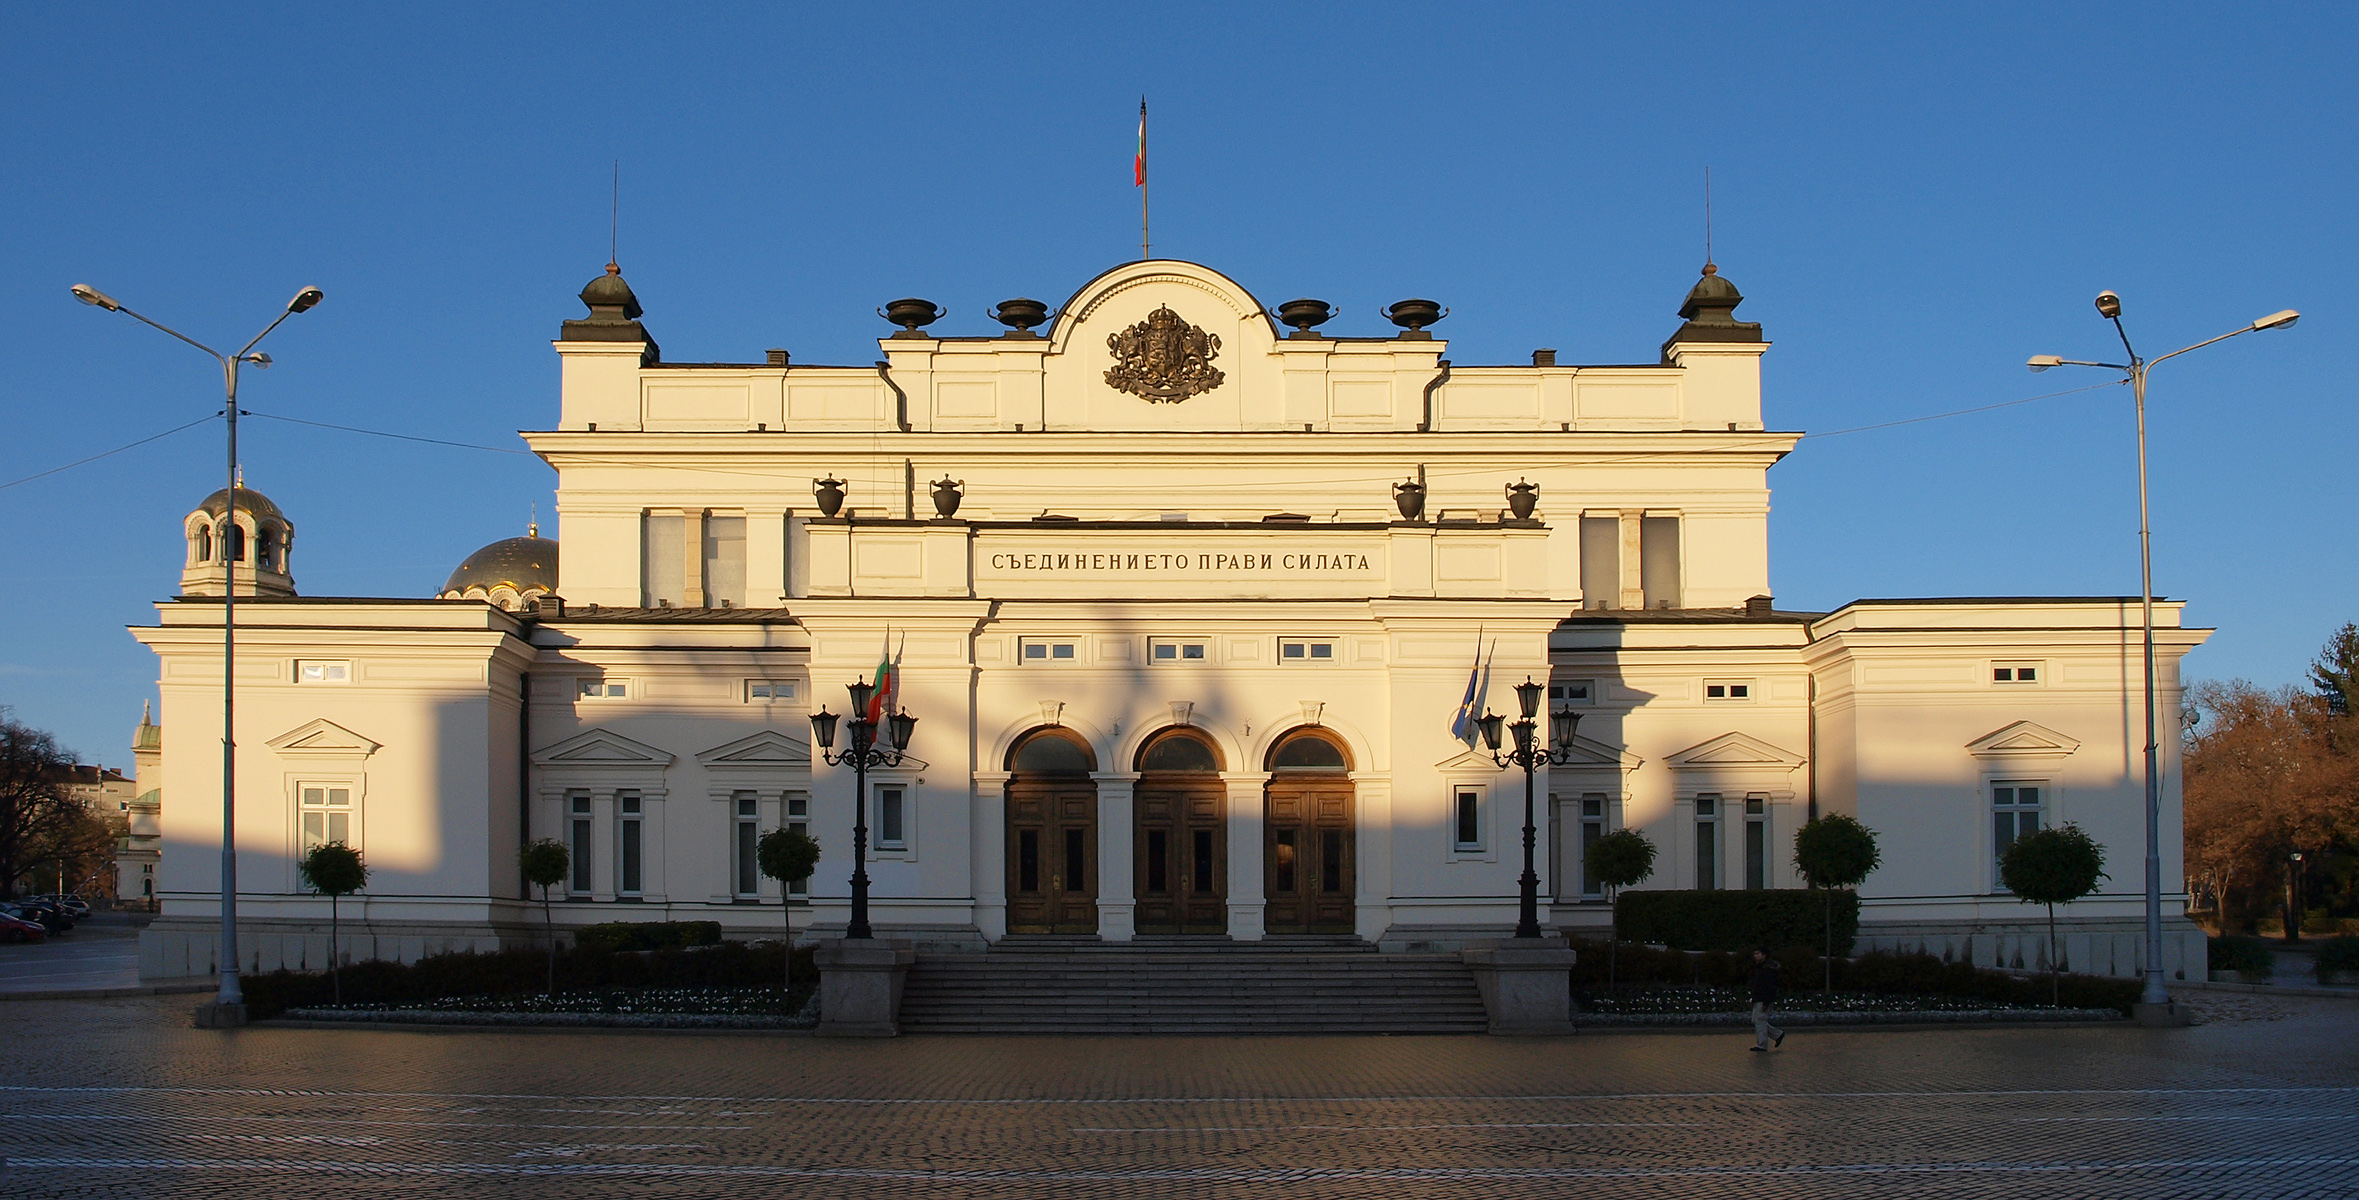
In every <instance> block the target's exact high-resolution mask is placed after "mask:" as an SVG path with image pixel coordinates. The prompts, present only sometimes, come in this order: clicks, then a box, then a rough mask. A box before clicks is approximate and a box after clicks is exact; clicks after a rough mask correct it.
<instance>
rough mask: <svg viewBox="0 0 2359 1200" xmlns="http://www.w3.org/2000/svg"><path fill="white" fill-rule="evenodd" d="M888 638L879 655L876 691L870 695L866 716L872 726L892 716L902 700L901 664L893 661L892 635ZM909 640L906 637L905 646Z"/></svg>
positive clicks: (888, 635) (904, 639)
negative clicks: (900, 694)
mask: <svg viewBox="0 0 2359 1200" xmlns="http://www.w3.org/2000/svg"><path fill="white" fill-rule="evenodd" d="M886 637H887V639H888V640H887V642H886V644H885V648H884V650H882V651H881V652H880V653H879V654H878V655H877V660H876V690H875V691H873V692H870V693H869V695H868V712H867V713H866V714H865V715H866V716H867V717H868V722H869V724H871V725H874V724H876V723H878V722H881V721H883V720H884V719H885V717H886V716H888V715H890V714H891V713H892V711H893V708H894V706H895V704H896V703H897V702H898V701H899V699H900V696H899V695H898V693H899V692H900V690H901V667H900V664H898V663H896V662H894V661H893V651H892V643H891V641H890V638H891V635H890V634H887V635H886ZM907 640H908V639H907V638H906V637H904V638H903V642H904V643H905V644H906V642H907Z"/></svg>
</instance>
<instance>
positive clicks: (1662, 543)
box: [1638, 517, 1679, 608]
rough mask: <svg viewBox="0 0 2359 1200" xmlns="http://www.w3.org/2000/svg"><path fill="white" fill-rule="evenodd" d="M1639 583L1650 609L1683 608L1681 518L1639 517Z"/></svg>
mask: <svg viewBox="0 0 2359 1200" xmlns="http://www.w3.org/2000/svg"><path fill="white" fill-rule="evenodd" d="M1638 586H1639V587H1640V589H1641V590H1642V591H1643V592H1644V593H1645V595H1646V606H1647V607H1648V608H1678V607H1679V518H1677V517H1642V518H1640V519H1639V522H1638Z"/></svg>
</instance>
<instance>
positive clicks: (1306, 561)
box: [986, 550, 1375, 575]
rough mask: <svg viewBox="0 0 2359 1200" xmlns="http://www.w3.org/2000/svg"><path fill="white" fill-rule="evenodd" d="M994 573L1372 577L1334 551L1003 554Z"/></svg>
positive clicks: (1362, 560) (1361, 559) (1355, 557)
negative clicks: (1351, 573)
mask: <svg viewBox="0 0 2359 1200" xmlns="http://www.w3.org/2000/svg"><path fill="white" fill-rule="evenodd" d="M986 561H988V562H989V563H990V564H991V569H992V570H994V571H1009V572H1020V573H1026V574H1034V575H1040V574H1052V575H1053V574H1068V575H1069V574H1080V573H1085V572H1115V571H1120V572H1125V573H1128V572H1132V571H1139V572H1146V571H1158V572H1164V573H1167V574H1178V573H1185V574H1193V575H1203V574H1213V575H1263V574H1267V575H1282V574H1291V573H1297V572H1307V573H1312V574H1316V573H1320V572H1336V571H1372V570H1374V569H1375V566H1374V564H1373V563H1371V562H1370V561H1369V558H1368V556H1367V555H1365V554H1361V553H1357V552H1355V551H1350V550H1338V551H1316V550H1309V551H1278V552H1264V551H1248V552H1244V553H1223V552H1219V551H1195V552H1191V553H1173V552H1168V551H1145V552H1140V553H1135V554H1134V553H1130V552H1127V551H1125V552H1107V551H1094V550H1093V551H1085V552H1078V553H1065V554H1056V553H1048V552H1041V553H1026V552H1017V551H1002V552H999V553H995V554H992V555H989V556H988V558H987V559H986Z"/></svg>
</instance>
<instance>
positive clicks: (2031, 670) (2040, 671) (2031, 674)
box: [1990, 662, 2048, 684]
mask: <svg viewBox="0 0 2359 1200" xmlns="http://www.w3.org/2000/svg"><path fill="white" fill-rule="evenodd" d="M2047 665H2048V664H2046V663H2040V662H1994V663H1992V664H1990V681H1991V682H1992V683H2012V684H2025V683H2030V684H2036V683H2038V682H2039V681H2040V677H2041V676H2042V675H2045V674H2047V671H2046V670H2045V668H2046V667H2047Z"/></svg>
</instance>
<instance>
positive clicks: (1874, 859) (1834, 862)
mask: <svg viewBox="0 0 2359 1200" xmlns="http://www.w3.org/2000/svg"><path fill="white" fill-rule="evenodd" d="M1883 861H1884V852H1883V851H1881V850H1878V849H1877V848H1876V831H1875V830H1873V829H1870V828H1868V827H1867V826H1865V825H1862V824H1860V823H1859V818H1857V817H1853V816H1850V815H1848V814H1845V813H1828V814H1827V815H1826V816H1823V817H1819V818H1818V819H1816V820H1813V821H1810V822H1807V823H1805V824H1804V825H1803V826H1802V828H1800V829H1798V830H1796V831H1795V832H1794V870H1795V871H1797V872H1799V873H1800V874H1801V876H1802V881H1803V882H1804V883H1807V884H1809V885H1810V886H1811V887H1813V888H1816V889H1819V890H1820V891H1823V892H1825V893H1826V900H1827V903H1826V910H1827V924H1826V950H1825V953H1824V955H1823V957H1824V959H1825V961H1826V964H1827V979H1826V988H1827V990H1828V991H1830V992H1831V991H1834V990H1835V889H1836V888H1855V887H1858V886H1859V885H1860V884H1863V883H1866V882H1867V878H1868V876H1869V875H1871V874H1873V873H1874V872H1875V870H1876V866H1877V864H1879V863H1881V862H1883Z"/></svg>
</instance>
